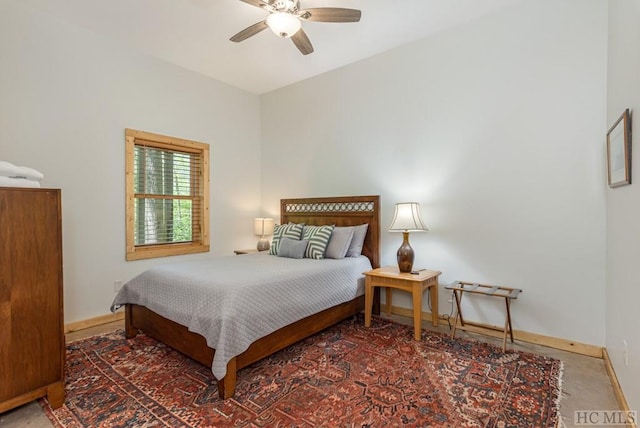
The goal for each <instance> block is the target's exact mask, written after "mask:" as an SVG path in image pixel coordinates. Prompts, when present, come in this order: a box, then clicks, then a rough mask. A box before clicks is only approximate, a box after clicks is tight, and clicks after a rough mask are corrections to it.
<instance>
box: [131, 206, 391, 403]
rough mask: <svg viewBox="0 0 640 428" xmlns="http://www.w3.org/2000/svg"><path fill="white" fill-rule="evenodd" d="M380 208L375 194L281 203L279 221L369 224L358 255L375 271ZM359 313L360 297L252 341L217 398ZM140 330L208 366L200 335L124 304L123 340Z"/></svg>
mask: <svg viewBox="0 0 640 428" xmlns="http://www.w3.org/2000/svg"><path fill="white" fill-rule="evenodd" d="M379 205H380V197H379V196H340V197H333V198H301V199H282V200H281V201H280V221H281V224H285V223H288V222H292V223H305V224H311V225H324V224H335V225H336V226H355V225H359V224H364V223H368V224H369V228H368V230H367V236H366V238H365V242H364V247H363V250H362V254H363V255H365V256H367V257H368V258H369V259H370V260H371V265H372V266H373V268H374V269H375V268H377V267H380V260H379V257H380V211H379ZM363 309H364V295H363V296H359V297H357V298H356V299H353V300H351V301H348V302H345V303H342V304H340V305H337V306H334V307H331V308H329V309H326V310H324V311H322V312H319V313H317V314H315V315H311V316H309V317H307V318H304V319H301V320H300V321H297V322H295V323H293V324H289V325H287V326H285V327H283V328H281V329H279V330H276V331H274V332H273V333H271V334H269V335H267V336H265V337H262V338H260V339H258V340H257V341H255V342H253V343H252V344H251V345H250V346H249V348H248V349H247V350H246V351H244V352H243V353H242V354H240V355H238V356H236V357H234V358H233V359H231V361H229V363H228V364H227V374H226V376H225V377H224V378H223V379H219V380H218V394H219V395H220V398H222V399H227V398H230V397H232V396H233V394H234V391H235V387H236V379H237V372H238V370H240V369H242V368H243V367H246V366H248V365H250V364H252V363H254V362H256V361H258V360H261V359H262V358H265V357H267V356H269V355H271V354H273V353H275V352H277V351H279V350H281V349H284V348H286V347H287V346H290V345H292V344H294V343H296V342H298V341H300V340H302V339H305V338H307V337H309V336H312V335H314V334H316V333H318V332H319V331H321V330H323V329H325V328H327V327H329V326H332V325H334V324H336V323H338V322H340V321H342V320H344V319H346V318H348V317H350V316H352V315H355V314H356V313H358V312H360V311H362V310H363ZM374 313H380V296H379V289H376V294H375V295H374ZM139 330H141V331H143V332H144V333H145V334H147V335H149V336H151V337H153V338H155V339H157V340H159V341H161V342H163V343H165V344H167V345H168V346H170V347H172V348H174V349H176V350H178V351H180V352H182V353H183V354H185V355H187V356H189V357H190V358H192V359H194V360H196V361H198V362H199V363H201V364H203V365H205V366H207V367H211V364H212V361H213V355H214V353H215V350H214V349H213V348H210V347H209V346H207V343H206V340H205V338H204V337H203V336H201V335H199V334H197V333H193V332H190V331H189V330H188V329H187V327H185V326H183V325H181V324H178V323H176V322H174V321H171V320H169V319H167V318H164V317H162V316H160V315H158V314H156V313H155V312H153V311H151V310H149V309H147V308H146V307H144V306H140V305H134V304H127V305H126V308H125V333H126V337H127V338H132V337H135V336H136V335H137V334H138V331H139Z"/></svg>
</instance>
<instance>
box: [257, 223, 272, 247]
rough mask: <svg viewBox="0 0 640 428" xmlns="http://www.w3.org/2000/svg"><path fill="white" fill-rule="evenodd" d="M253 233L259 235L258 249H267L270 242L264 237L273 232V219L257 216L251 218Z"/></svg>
mask: <svg viewBox="0 0 640 428" xmlns="http://www.w3.org/2000/svg"><path fill="white" fill-rule="evenodd" d="M253 233H255V234H256V235H259V236H260V240H259V241H258V251H265V250H268V249H269V246H270V245H271V244H270V243H269V240H268V239H267V238H266V237H267V236H269V235H272V234H273V219H272V218H257V219H255V220H253Z"/></svg>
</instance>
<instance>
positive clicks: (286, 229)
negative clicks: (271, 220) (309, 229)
mask: <svg viewBox="0 0 640 428" xmlns="http://www.w3.org/2000/svg"><path fill="white" fill-rule="evenodd" d="M303 228H304V224H302V223H299V224H297V223H288V224H276V225H275V226H274V228H273V239H272V240H271V247H270V248H269V254H271V255H272V256H277V255H278V251H280V241H281V240H282V238H291V239H295V240H296V241H299V240H300V239H301V238H302V230H303Z"/></svg>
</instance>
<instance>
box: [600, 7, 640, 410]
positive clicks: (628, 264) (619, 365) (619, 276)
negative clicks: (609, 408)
mask: <svg viewBox="0 0 640 428" xmlns="http://www.w3.org/2000/svg"><path fill="white" fill-rule="evenodd" d="M638 22H640V1H639V0H616V1H611V2H609V49H608V52H609V64H608V91H607V93H608V103H607V106H608V108H607V124H608V126H610V125H612V124H613V123H614V122H615V121H616V120H617V119H618V117H619V116H620V114H622V112H623V111H624V109H626V108H629V109H630V110H631V115H632V121H631V122H632V130H634V131H636V132H635V134H636V135H634V136H632V147H633V149H632V152H635V153H632V156H631V161H632V165H631V172H632V177H631V178H632V184H631V185H630V186H624V187H619V188H615V189H608V190H607V192H606V195H607V328H606V337H607V350H608V352H609V356H610V357H611V361H612V363H613V366H614V369H615V371H616V374H617V376H618V379H619V380H620V384H621V386H622V389H623V390H624V394H625V397H626V399H627V402H628V404H629V407H630V409H636V410H637V409H640V383H639V382H638V380H639V379H640V335H639V334H638V326H639V325H640V311H638V302H640V279H639V278H640V271H639V269H638V267H639V266H640V221H639V216H638V213H639V212H640V187H639V184H638V177H639V174H640V156H638V150H637V148H638V144H637V142H638V138H640V133H638V130H639V129H640V118H639V116H638V115H639V114H640V79H639V78H638V76H639V75H640V51H639V47H640V28H639V27H638ZM605 132H606V131H605ZM633 140H635V141H633ZM603 150H604V149H603ZM625 340H626V342H627V344H628V346H629V365H628V366H626V365H625V364H624V360H623V341H625Z"/></svg>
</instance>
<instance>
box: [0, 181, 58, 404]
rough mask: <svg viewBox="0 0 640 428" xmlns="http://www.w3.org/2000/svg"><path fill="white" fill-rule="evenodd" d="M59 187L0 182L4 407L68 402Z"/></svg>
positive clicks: (0, 382) (0, 396) (0, 398)
mask: <svg viewBox="0 0 640 428" xmlns="http://www.w3.org/2000/svg"><path fill="white" fill-rule="evenodd" d="M62 304H63V300H62V213H61V200H60V190H58V189H20V188H8V187H0V413H2V412H4V411H6V410H9V409H11V408H14V407H17V406H19V405H22V404H24V403H27V402H29V401H32V400H34V399H36V398H39V397H43V396H47V399H48V400H49V403H50V404H51V406H52V407H54V408H56V407H60V406H61V405H62V404H63V402H64V357H65V343H64V320H63V311H62Z"/></svg>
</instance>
